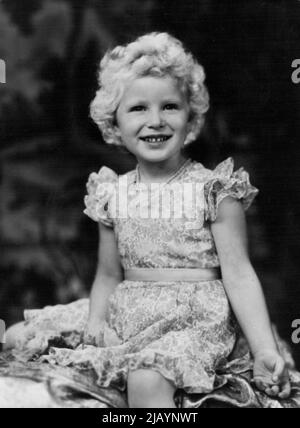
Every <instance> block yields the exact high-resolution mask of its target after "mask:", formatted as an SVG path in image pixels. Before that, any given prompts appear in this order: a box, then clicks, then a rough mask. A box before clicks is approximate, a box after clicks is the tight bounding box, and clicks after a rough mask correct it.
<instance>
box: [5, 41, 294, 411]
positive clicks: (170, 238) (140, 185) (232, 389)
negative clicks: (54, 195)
mask: <svg viewBox="0 0 300 428" xmlns="http://www.w3.org/2000/svg"><path fill="white" fill-rule="evenodd" d="M204 80H205V73H204V70H203V68H202V66H201V65H200V64H199V63H198V62H197V61H196V59H195V58H194V57H193V56H192V54H191V53H189V52H187V51H186V50H185V48H184V47H183V45H182V43H181V42H180V41H178V40H177V39H175V38H173V37H172V36H170V35H168V34H166V33H151V34H147V35H145V36H142V37H140V38H138V39H137V40H136V41H135V42H133V43H130V44H128V45H126V46H119V47H116V48H115V49H113V50H112V51H109V52H107V53H106V55H105V57H104V58H103V60H102V61H101V65H100V74H99V84H100V88H99V90H98V92H97V94H96V97H95V99H94V101H93V102H92V104H91V116H92V118H93V120H94V121H95V122H96V123H97V125H98V126H99V128H100V129H101V131H102V133H103V137H104V139H105V141H106V142H107V143H108V144H116V145H124V146H125V147H126V149H127V150H128V151H129V152H131V153H132V154H133V155H134V156H135V157H136V160H137V166H136V168H135V169H134V170H132V171H129V172H127V173H126V174H122V175H118V174H117V173H116V172H115V171H113V170H112V169H110V168H108V167H105V166H103V167H102V168H101V169H100V171H99V172H97V173H96V172H94V173H92V174H91V175H90V177H89V180H88V183H87V191H88V192H87V195H86V197H85V205H86V209H85V211H84V212H85V214H87V215H88V216H89V217H90V218H91V219H93V220H94V221H96V222H98V223H99V258H98V267H97V273H96V275H95V280H94V283H93V286H92V291H91V296H90V299H83V300H79V301H77V302H74V303H71V304H69V305H59V306H53V307H46V308H44V309H41V310H33V311H25V319H26V322H25V325H22V326H20V327H19V328H21V330H19V334H18V333H17V332H16V330H15V331H13V330H11V332H10V333H9V334H8V336H9V337H10V340H11V342H10V345H11V346H14V347H15V354H16V355H19V356H21V357H22V358H23V361H24V360H25V361H27V362H28V363H29V362H31V364H34V362H35V364H42V365H43V367H44V370H46V367H51V368H52V369H54V368H55V367H56V368H57V367H59V368H67V369H68V370H74V373H75V372H76V373H78V374H80V373H92V374H93V376H94V377H93V379H94V382H95V385H96V386H97V387H99V388H102V389H103V391H104V390H105V389H106V390H109V389H110V388H112V389H114V390H118V391H119V392H121V393H123V394H124V396H125V397H126V400H127V405H128V406H129V407H136V408H138V407H141V408H147V407H152V408H159V407H167V408H175V407H185V408H188V407H193V408H195V407H205V406H209V405H211V406H213V405H216V406H217V405H218V406H230V407H298V403H299V402H300V400H299V393H298V389H297V388H296V383H297V385H298V386H299V375H298V373H297V372H296V371H295V370H293V369H292V367H291V364H290V366H289V365H288V362H287V360H288V357H287V356H288V354H285V351H284V348H282V347H281V344H280V341H279V340H277V339H276V337H275V336H276V334H275V333H274V331H273V329H272V326H271V322H270V319H269V315H268V311H267V307H266V303H265V299H264V295H263V292H262V287H261V284H260V282H259V279H258V277H257V275H256V273H255V271H254V269H253V266H252V264H251V262H250V260H249V255H248V248H247V246H248V245H247V231H246V219H245V210H246V209H247V208H248V207H249V206H250V205H251V203H252V202H253V200H254V198H255V196H256V195H257V193H258V190H257V189H256V188H255V187H254V186H253V185H251V183H250V181H249V174H248V173H247V172H246V171H245V170H244V169H243V168H240V169H238V170H237V171H234V162H233V159H232V158H228V159H226V160H224V161H223V162H222V163H220V164H219V165H218V166H217V167H216V168H215V169H213V170H211V169H207V168H206V167H205V166H204V165H203V164H202V163H200V162H198V161H195V160H192V159H191V158H190V157H188V156H187V154H186V152H187V151H186V147H187V146H188V145H189V144H190V143H191V142H193V141H194V140H196V138H197V137H198V135H199V133H200V131H201V129H202V127H203V123H204V115H205V113H206V112H207V110H208V108H209V96H208V92H207V89H206V86H205V84H204ZM9 337H8V339H9ZM289 368H290V369H291V370H290V373H289V370H288V369H289ZM0 373H1V372H0ZM291 382H292V383H294V384H295V388H293V393H292V395H291Z"/></svg>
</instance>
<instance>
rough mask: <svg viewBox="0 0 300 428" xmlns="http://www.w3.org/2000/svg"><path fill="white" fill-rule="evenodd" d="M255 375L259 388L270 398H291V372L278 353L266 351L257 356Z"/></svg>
mask: <svg viewBox="0 0 300 428" xmlns="http://www.w3.org/2000/svg"><path fill="white" fill-rule="evenodd" d="M253 375H254V382H255V384H256V386H257V388H258V389H260V390H261V391H264V392H265V393H266V394H268V395H269V396H270V397H279V398H282V399H286V398H288V397H289V396H290V393H291V385H290V381H289V372H288V369H287V367H286V364H285V361H284V359H283V358H282V357H281V355H280V354H279V353H278V352H277V351H275V350H265V351H262V352H259V353H258V354H256V355H255V357H254V368H253Z"/></svg>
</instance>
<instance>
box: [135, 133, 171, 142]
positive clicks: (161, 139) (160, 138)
mask: <svg viewBox="0 0 300 428" xmlns="http://www.w3.org/2000/svg"><path fill="white" fill-rule="evenodd" d="M170 138H172V136H171V135H150V136H149V137H140V139H141V140H142V141H145V142H146V143H164V142H165V141H168V140H169V139H170Z"/></svg>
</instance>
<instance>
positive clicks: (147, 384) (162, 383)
mask: <svg viewBox="0 0 300 428" xmlns="http://www.w3.org/2000/svg"><path fill="white" fill-rule="evenodd" d="M127 389H128V401H129V406H130V407H133V408H138V407H142V408H144V407H147V403H149V402H151V401H152V400H153V398H155V397H156V396H157V395H159V394H161V393H163V392H166V389H170V390H171V385H170V386H169V385H168V381H166V380H165V379H164V378H163V377H162V375H160V374H159V373H158V372H155V371H153V370H152V371H151V370H136V371H132V372H130V373H129V376H128V383H127Z"/></svg>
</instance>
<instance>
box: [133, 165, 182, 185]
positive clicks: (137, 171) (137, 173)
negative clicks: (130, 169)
mask: <svg viewBox="0 0 300 428" xmlns="http://www.w3.org/2000/svg"><path fill="white" fill-rule="evenodd" d="M190 163H191V159H190V158H188V159H186V160H185V161H184V162H183V164H182V165H181V166H180V167H179V169H177V170H176V171H175V172H174V173H173V174H172V175H171V176H170V177H169V178H168V180H167V181H164V182H162V183H160V184H163V185H165V184H168V183H170V182H171V181H173V180H174V179H175V178H176V177H178V176H179V175H180V174H181V172H182V171H183V170H184V169H185V167H186V166H187V165H189V164H190ZM135 183H136V184H140V183H141V172H140V166H139V164H137V166H136V168H135Z"/></svg>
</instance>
